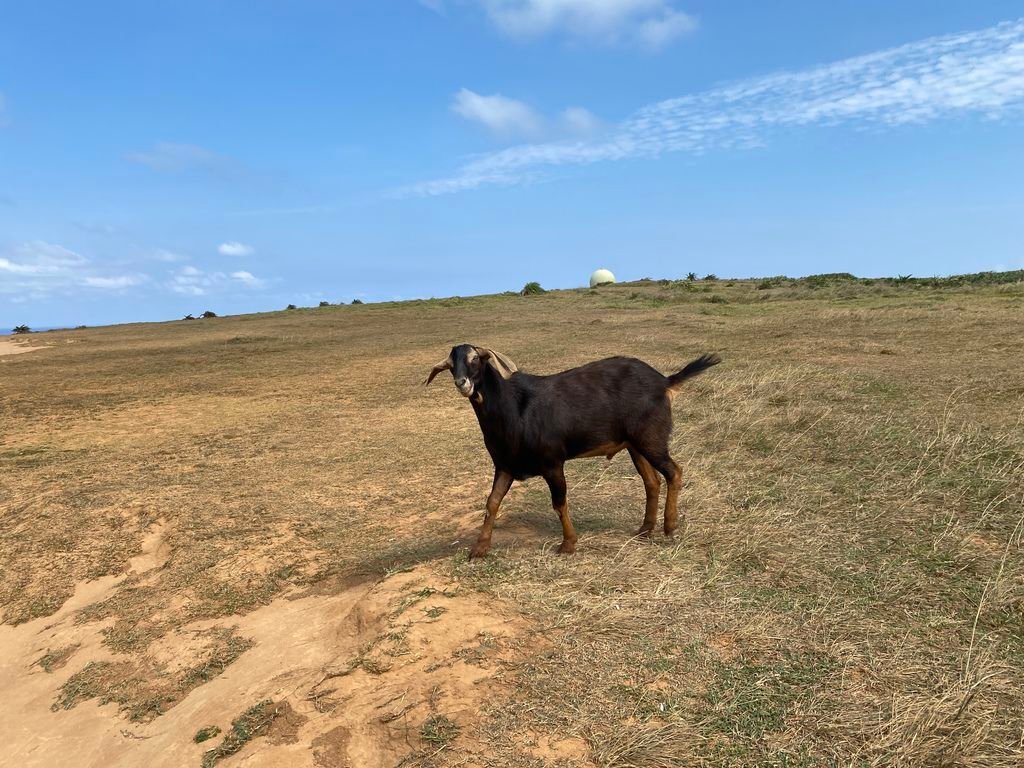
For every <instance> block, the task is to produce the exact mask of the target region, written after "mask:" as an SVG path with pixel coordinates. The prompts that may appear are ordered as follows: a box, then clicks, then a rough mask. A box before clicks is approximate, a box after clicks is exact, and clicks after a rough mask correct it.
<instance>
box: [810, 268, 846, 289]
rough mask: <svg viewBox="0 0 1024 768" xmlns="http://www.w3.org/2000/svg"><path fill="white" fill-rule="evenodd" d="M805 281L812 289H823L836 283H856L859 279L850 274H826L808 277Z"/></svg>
mask: <svg viewBox="0 0 1024 768" xmlns="http://www.w3.org/2000/svg"><path fill="white" fill-rule="evenodd" d="M803 281H804V282H805V283H806V284H807V285H808V286H810V287H811V288H823V287H824V286H826V285H835V284H836V283H850V282H856V281H857V278H856V277H854V276H853V275H851V274H850V273H849V272H825V273H823V274H820V275H808V276H807V277H805V278H804V279H803Z"/></svg>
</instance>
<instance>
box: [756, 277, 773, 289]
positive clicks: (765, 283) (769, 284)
mask: <svg viewBox="0 0 1024 768" xmlns="http://www.w3.org/2000/svg"><path fill="white" fill-rule="evenodd" d="M774 285H775V284H774V283H773V282H772V281H771V280H769V279H768V278H767V277H765V278H762V280H761V282H760V283H758V284H757V290H759V291H767V290H768V289H769V288H772V287H774Z"/></svg>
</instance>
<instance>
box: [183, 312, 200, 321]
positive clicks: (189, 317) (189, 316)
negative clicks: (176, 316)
mask: <svg viewBox="0 0 1024 768" xmlns="http://www.w3.org/2000/svg"><path fill="white" fill-rule="evenodd" d="M181 319H182V320H195V319H196V318H195V316H194V315H192V314H191V313H189V314H187V315H185V316H184V317H183V318H181Z"/></svg>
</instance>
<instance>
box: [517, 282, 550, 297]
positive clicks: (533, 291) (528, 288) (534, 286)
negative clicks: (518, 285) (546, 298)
mask: <svg viewBox="0 0 1024 768" xmlns="http://www.w3.org/2000/svg"><path fill="white" fill-rule="evenodd" d="M541 293H547V291H545V290H544V289H543V288H541V287H540V283H538V282H531V283H527V284H526V285H524V286H523V290H521V291H520V292H519V295H520V296H537V295H539V294H541Z"/></svg>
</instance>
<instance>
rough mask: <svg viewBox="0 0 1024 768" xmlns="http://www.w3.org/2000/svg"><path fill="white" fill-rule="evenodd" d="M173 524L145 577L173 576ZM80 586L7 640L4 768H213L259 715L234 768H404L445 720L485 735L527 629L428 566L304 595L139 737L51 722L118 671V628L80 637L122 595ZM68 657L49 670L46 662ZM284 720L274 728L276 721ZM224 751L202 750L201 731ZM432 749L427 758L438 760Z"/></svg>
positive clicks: (141, 567)
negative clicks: (235, 732)
mask: <svg viewBox="0 0 1024 768" xmlns="http://www.w3.org/2000/svg"><path fill="white" fill-rule="evenodd" d="M162 534H163V524H162V522H161V523H158V524H157V525H156V526H154V529H153V530H152V531H150V532H149V534H148V536H147V537H146V545H145V547H144V549H143V554H142V555H140V556H138V557H136V558H134V559H133V561H132V568H133V571H135V572H140V571H143V572H144V571H147V570H150V569H152V568H158V567H160V562H161V559H162V555H163V552H162V549H163V543H162ZM123 578H124V577H123V576H122V577H108V578H104V579H98V580H95V581H92V582H88V583H84V584H79V585H78V588H77V589H76V591H75V595H74V597H72V598H71V600H69V601H68V602H67V603H66V604H65V605H64V607H63V608H62V609H61V610H60V611H59V612H58V613H57V614H55V615H53V616H49V617H46V618H41V619H37V620H35V621H31V622H28V623H26V624H23V625H20V626H18V627H11V626H0V658H2V662H0V685H2V686H3V688H4V690H6V691H8V692H9V695H8V696H7V697H5V699H4V700H2V701H0V719H2V720H3V722H4V723H5V732H6V735H7V738H6V743H5V747H4V753H5V760H8V761H10V762H8V763H6V764H17V765H20V766H22V767H23V768H30V767H32V766H40V767H41V766H51V765H70V764H76V765H81V766H135V765H150V766H180V765H196V766H198V765H200V763H202V762H203V759H204V755H205V754H206V753H207V751H209V750H216V749H218V748H223V744H224V743H225V742H224V738H225V736H224V734H227V735H230V734H231V732H232V724H233V722H235V721H236V720H237V719H238V718H239V717H240V716H241V715H242V714H243V713H245V712H247V711H250V710H251V708H253V707H254V705H257V706H258V705H260V704H262V705H263V713H264V714H266V713H269V714H268V715H267V721H268V725H267V727H263V728H262V729H260V730H258V731H257V732H256V733H255V735H254V736H253V738H251V740H250V741H248V742H247V743H245V744H244V745H243V746H242V747H241V748H240V749H238V751H237V753H234V754H232V753H230V752H229V753H226V754H224V756H223V758H222V759H221V760H218V761H217V762H218V763H219V764H221V765H245V766H309V768H316V767H317V766H324V765H352V766H356V765H358V766H366V767H367V768H374V767H375V766H381V768H383V766H390V765H395V764H397V763H399V762H401V761H402V759H403V758H405V757H407V756H409V755H411V754H414V753H416V752H417V751H418V750H422V749H423V748H424V746H425V745H424V741H423V737H422V734H423V732H424V729H425V728H428V729H429V728H430V727H432V726H431V723H432V722H434V721H438V722H443V723H455V724H456V725H457V727H458V732H461V733H463V734H468V733H472V731H473V730H474V728H475V727H476V726H477V724H478V723H477V721H478V719H479V710H480V706H481V704H482V702H483V701H485V700H486V697H487V695H488V691H489V690H490V688H491V687H492V686H493V684H494V679H492V678H496V677H497V678H500V669H501V661H502V659H503V658H504V657H505V656H506V655H507V647H508V646H507V641H508V640H510V639H511V638H513V637H514V636H515V635H517V634H519V633H520V632H521V630H522V627H521V626H520V622H519V621H518V620H515V619H512V618H510V617H508V616H503V615H502V614H501V613H500V612H499V611H496V610H495V608H496V606H495V605H494V604H493V603H489V602H488V601H486V600H484V599H482V598H481V597H480V596H479V595H478V594H475V593H470V592H468V591H465V590H463V589H461V588H460V586H459V584H458V583H457V581H453V580H451V579H450V578H447V577H444V576H441V575H439V574H437V573H436V572H434V571H432V570H430V569H429V568H427V567H425V566H421V567H418V568H415V569H413V570H410V571H408V572H405V573H399V574H395V575H392V576H390V577H388V578H385V579H383V580H380V581H376V582H372V583H363V584H358V585H355V586H351V587H347V588H344V589H342V590H341V591H339V592H337V593H335V594H330V595H324V594H305V595H303V594H301V593H299V592H296V593H294V594H292V595H290V596H288V597H283V598H279V599H277V600H275V601H273V602H272V603H271V604H269V605H267V606H266V607H264V608H262V609H259V610H257V611H254V612H252V613H250V614H249V615H247V616H244V617H239V618H237V619H232V623H233V624H235V626H236V628H237V631H238V632H239V633H240V634H241V635H243V636H245V637H246V638H249V639H251V640H252V641H253V646H252V648H251V649H249V650H248V651H247V652H245V653H244V654H243V655H242V656H241V658H239V659H238V661H236V662H235V663H234V664H232V665H230V666H229V667H227V668H226V669H225V670H224V671H223V672H222V673H221V674H220V675H218V676H216V677H215V678H214V679H212V680H211V681H210V682H209V683H207V684H206V685H202V686H200V687H199V688H196V689H195V690H193V691H191V692H190V693H189V694H188V696H186V697H185V698H184V699H183V700H182V701H180V702H179V703H177V704H175V705H174V706H173V707H172V708H171V709H170V710H169V711H168V712H167V713H166V714H164V715H162V716H160V717H158V718H156V719H154V720H152V721H150V722H142V723H139V722H136V723H133V722H130V721H129V720H128V719H126V717H125V716H124V714H123V713H119V712H118V709H117V706H116V705H114V704H106V705H102V706H98V705H97V703H96V701H95V700H88V701H82V702H80V703H78V704H77V705H76V706H74V707H73V708H71V709H68V710H59V711H53V709H52V708H51V707H52V704H53V702H54V700H55V698H56V696H57V695H58V691H59V689H60V686H61V685H62V684H63V683H64V682H65V681H66V680H67V679H68V678H69V677H70V676H71V674H72V673H73V672H74V671H75V670H77V669H80V668H81V667H82V666H83V664H85V663H87V662H89V661H96V660H104V659H109V658H110V653H109V650H108V649H106V648H104V647H103V645H102V629H103V628H104V627H105V626H106V624H107V623H106V622H93V623H81V622H76V613H77V612H78V611H79V610H80V609H81V608H83V607H85V606H87V605H89V604H91V603H93V602H95V601H97V600H101V599H104V598H105V597H107V596H108V595H110V594H111V593H112V591H113V590H114V588H115V587H116V586H117V585H118V584H119V583H120V582H121V581H122V580H123ZM215 623H216V622H211V621H205V622H196V623H195V624H194V625H192V626H189V627H186V628H183V630H182V631H180V632H177V633H175V634H174V635H172V636H171V637H169V638H165V642H170V643H172V644H173V642H174V640H175V639H178V640H180V642H181V643H186V642H187V640H188V638H189V637H190V636H191V635H192V634H194V633H195V632H197V631H203V630H206V629H209V628H210V627H211V626H213V625H214V624H215ZM54 648H67V649H69V652H70V660H64V659H61V663H60V665H59V666H58V665H56V664H54V665H53V666H51V667H50V668H49V671H47V670H46V669H44V668H43V667H42V666H41V665H40V663H39V660H40V658H42V657H44V655H46V654H47V653H48V650H50V649H54ZM271 721H272V722H271ZM214 728H219V729H220V734H221V735H219V736H218V737H216V738H213V739H210V740H208V741H205V742H203V743H200V744H197V743H195V741H194V740H193V739H194V737H195V735H196V734H197V733H198V732H199V731H201V730H202V729H211V730H213V729H214ZM428 746H429V745H428Z"/></svg>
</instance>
